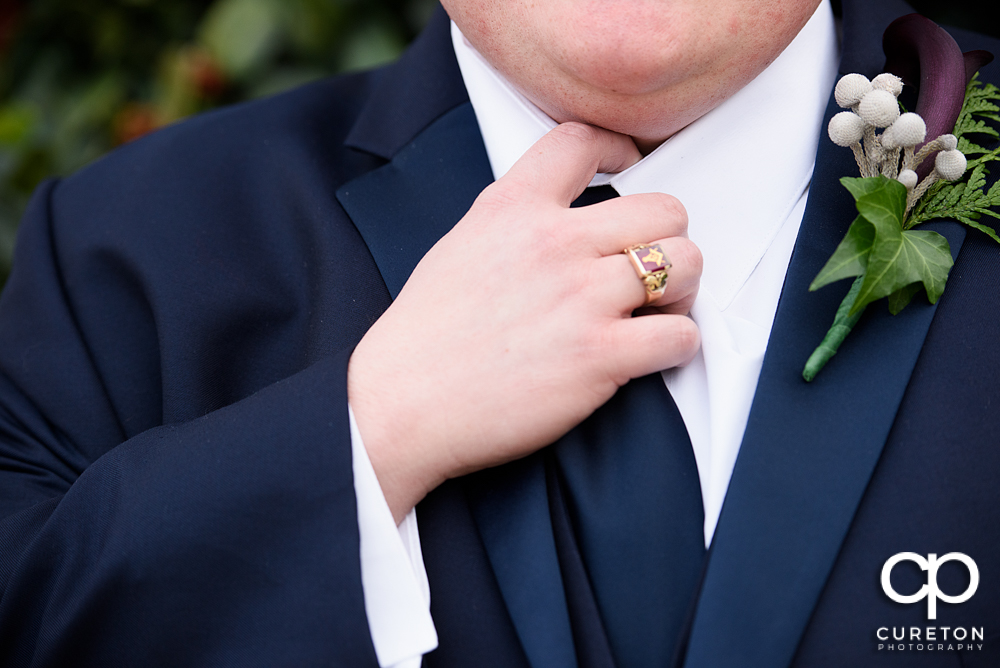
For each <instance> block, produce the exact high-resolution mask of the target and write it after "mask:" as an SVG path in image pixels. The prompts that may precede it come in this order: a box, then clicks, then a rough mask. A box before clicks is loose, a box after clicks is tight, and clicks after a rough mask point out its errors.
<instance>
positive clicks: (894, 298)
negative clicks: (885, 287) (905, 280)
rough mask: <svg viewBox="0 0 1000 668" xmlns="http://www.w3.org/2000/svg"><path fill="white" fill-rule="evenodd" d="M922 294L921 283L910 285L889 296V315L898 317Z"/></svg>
mask: <svg viewBox="0 0 1000 668" xmlns="http://www.w3.org/2000/svg"><path fill="white" fill-rule="evenodd" d="M918 292H920V283H910V284H909V285H907V286H906V287H905V288H900V289H899V290H896V291H895V292H893V293H892V294H891V295H889V313H891V314H893V315H896V314H897V313H899V312H900V311H902V310H903V309H904V308H906V306H907V305H908V304H909V303H910V300H911V299H913V298H914V297H915V296H916V295H917V293H918Z"/></svg>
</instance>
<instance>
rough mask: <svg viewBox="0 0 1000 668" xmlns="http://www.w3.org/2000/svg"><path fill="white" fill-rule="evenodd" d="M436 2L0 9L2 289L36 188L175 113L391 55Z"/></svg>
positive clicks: (198, 2)
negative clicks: (16, 236)
mask: <svg viewBox="0 0 1000 668" xmlns="http://www.w3.org/2000/svg"><path fill="white" fill-rule="evenodd" d="M434 6H435V2H434V0H0V284H2V282H3V280H4V278H5V277H6V275H7V273H8V272H9V268H10V256H11V251H12V249H13V243H14V235H15V232H16V230H17V223H18V221H19V220H20V217H21V214H22V212H23V210H24V207H25V205H26V204H27V201H28V198H29V197H30V195H31V192H32V191H33V190H34V188H35V186H36V185H37V184H38V183H39V181H41V180H42V179H43V178H45V177H47V176H50V175H53V174H56V175H59V174H68V173H70V172H72V171H74V170H76V169H78V168H80V167H82V166H83V165H85V164H86V163H88V162H90V161H91V160H93V159H94V158H97V157H99V156H100V155H102V154H103V153H105V152H106V151H108V150H109V149H111V148H113V147H114V146H116V145H118V144H121V143H124V142H126V141H129V140H131V139H134V138H136V137H139V136H141V135H143V134H145V133H147V132H150V131H152V130H154V129H156V128H157V127H160V126H162V125H165V124H168V123H171V122H173V121H176V120H178V119H180V118H183V117H184V116H187V115H190V114H192V113H196V112H199V111H203V110H206V109H210V108H212V107H216V106H219V105H223V104H229V103H232V102H237V101H240V100H245V99H249V98H254V97H259V96H264V95H270V94H272V93H276V92H279V91H282V90H285V89H287V88H290V87H293V86H297V85H299V84H302V83H305V82H307V81H310V80H313V79H317V78H320V77H323V76H327V75H329V74H331V73H336V72H342V71H346V70H352V69H359V68H365V67H371V66H373V65H378V64H381V63H383V62H386V61H389V60H392V59H394V58H395V57H396V56H397V55H398V54H399V53H400V52H401V51H402V49H403V48H404V47H405V46H406V44H407V43H408V42H409V41H410V40H411V39H412V38H413V37H414V36H415V35H416V33H417V32H419V31H420V29H421V28H422V27H423V25H424V24H425V23H426V21H427V19H428V18H429V16H430V13H431V12H432V11H433V8H434Z"/></svg>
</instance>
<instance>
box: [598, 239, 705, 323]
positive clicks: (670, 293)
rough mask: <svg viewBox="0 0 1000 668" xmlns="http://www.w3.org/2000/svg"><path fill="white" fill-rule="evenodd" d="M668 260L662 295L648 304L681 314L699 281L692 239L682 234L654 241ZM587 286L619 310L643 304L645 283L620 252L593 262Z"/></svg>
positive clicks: (698, 254) (699, 261) (699, 263)
mask: <svg viewBox="0 0 1000 668" xmlns="http://www.w3.org/2000/svg"><path fill="white" fill-rule="evenodd" d="M655 243H658V244H659V245H660V246H661V247H662V248H663V251H664V252H665V253H666V255H667V258H668V259H669V260H670V263H671V267H670V269H668V270H667V285H666V287H665V289H664V291H663V295H662V296H661V297H660V298H659V299H657V300H656V301H655V302H654V303H653V304H650V305H649V306H654V307H659V310H660V312H661V313H677V314H685V313H687V312H688V311H689V310H690V309H691V304H692V303H694V299H695V297H696V296H697V295H698V286H699V284H700V282H701V270H702V257H701V251H700V250H698V247H697V246H695V244H694V242H692V241H691V240H689V239H685V238H683V237H673V238H671V239H661V240H660V241H657V242H655ZM591 285H593V286H594V289H595V290H597V291H598V294H599V295H600V296H599V299H602V300H604V303H606V304H611V305H614V307H616V308H618V309H620V312H621V313H631V312H632V311H634V310H635V309H637V308H639V307H641V306H644V305H646V286H645V285H644V284H643V282H642V279H640V278H639V274H638V272H636V270H635V267H634V266H633V264H632V262H631V260H629V258H628V256H627V255H625V254H624V253H619V254H616V255H609V256H607V257H604V258H601V259H599V260H597V261H596V262H595V263H594V273H593V275H592V277H591Z"/></svg>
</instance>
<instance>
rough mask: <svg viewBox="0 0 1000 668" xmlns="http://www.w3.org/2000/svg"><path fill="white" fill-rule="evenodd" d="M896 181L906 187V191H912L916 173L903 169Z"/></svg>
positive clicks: (915, 181)
mask: <svg viewBox="0 0 1000 668" xmlns="http://www.w3.org/2000/svg"><path fill="white" fill-rule="evenodd" d="M896 180H897V181H899V182H900V183H902V184H903V185H904V186H906V189H907V190H913V189H914V188H915V187H916V185H917V173H916V172H915V171H913V170H912V169H904V170H903V171H901V172H900V173H899V176H897V177H896Z"/></svg>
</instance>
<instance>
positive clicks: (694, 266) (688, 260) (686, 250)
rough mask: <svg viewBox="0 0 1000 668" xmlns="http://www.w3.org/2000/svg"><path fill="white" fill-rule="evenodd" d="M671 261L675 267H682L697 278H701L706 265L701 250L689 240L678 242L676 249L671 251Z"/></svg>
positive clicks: (679, 240)
mask: <svg viewBox="0 0 1000 668" xmlns="http://www.w3.org/2000/svg"><path fill="white" fill-rule="evenodd" d="M670 260H671V262H672V263H673V264H674V265H682V266H683V267H684V268H685V269H686V270H689V271H690V272H691V273H693V274H694V275H695V276H701V271H702V268H703V267H704V265H705V259H704V257H703V256H702V254H701V249H700V248H698V246H697V245H695V243H694V242H693V241H690V240H688V239H678V240H677V243H675V248H674V249H672V250H671V257H670Z"/></svg>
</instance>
